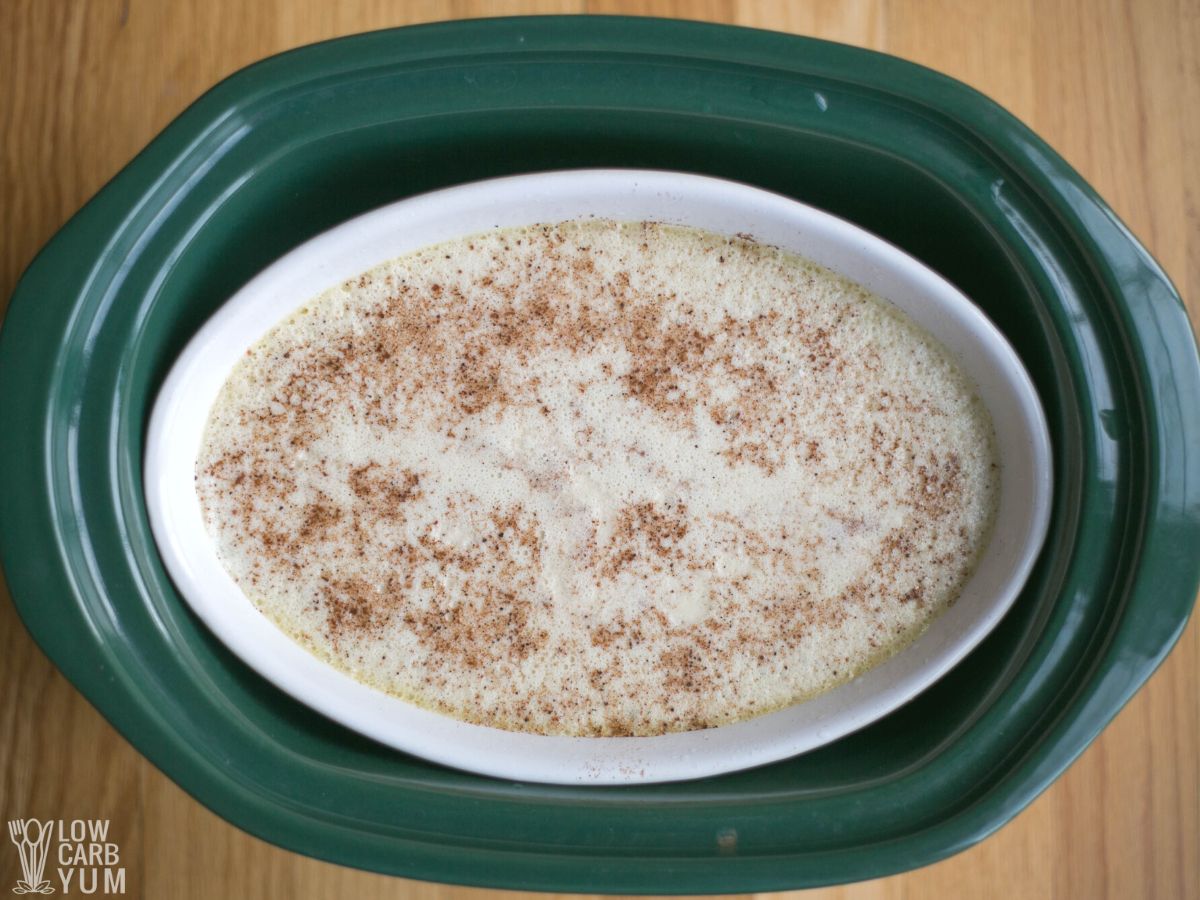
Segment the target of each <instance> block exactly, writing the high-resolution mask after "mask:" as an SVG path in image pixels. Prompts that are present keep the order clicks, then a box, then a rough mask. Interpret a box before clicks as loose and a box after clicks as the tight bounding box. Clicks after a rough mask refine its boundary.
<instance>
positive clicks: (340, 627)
mask: <svg viewBox="0 0 1200 900" xmlns="http://www.w3.org/2000/svg"><path fill="white" fill-rule="evenodd" d="M993 447H994V440H993V435H992V426H991V422H990V420H989V419H988V416H987V413H986V411H985V410H984V409H983V407H982V405H981V404H980V403H979V402H978V400H977V399H976V398H975V397H974V395H973V392H972V388H971V386H970V384H969V383H968V382H966V380H965V379H964V377H963V376H962V374H961V373H960V372H959V370H958V368H957V366H956V365H955V364H954V362H953V361H952V360H951V359H950V358H949V357H948V355H947V354H946V352H945V351H944V350H943V349H942V348H941V347H939V346H938V345H937V344H936V343H935V342H934V341H933V340H932V339H931V338H930V337H929V336H928V335H926V334H925V333H924V332H922V331H921V330H920V329H918V328H917V327H916V326H915V325H913V324H912V323H911V322H910V321H909V320H908V319H907V318H906V317H904V316H903V315H902V314H900V313H899V312H897V311H896V310H894V309H892V308H891V307H890V306H889V305H887V304H886V303H884V302H882V301H880V300H878V299H877V298H874V297H873V296H871V295H869V294H868V293H866V292H865V291H863V290H862V289H861V288H859V287H857V286H856V285H853V284H851V283H850V282H847V281H845V280H844V279H841V278H840V277H838V276H835V275H833V274H832V273H830V272H828V271H826V270H824V269H821V268H820V267H817V266H815V265H813V264H810V263H807V262H805V261H804V260H801V259H799V258H797V257H794V256H791V255H789V254H786V253H783V252H781V251H779V250H776V249H774V248H771V247H766V246H763V245H760V244H757V243H755V242H753V240H750V239H748V238H747V237H745V236H738V237H734V238H728V237H724V236H720V235H714V234H710V233H707V232H702V231H697V230H694V229H686V228H677V227H672V226H665V225H659V224H654V223H616V222H608V221H591V222H586V223H580V222H569V223H560V224H553V225H544V226H532V227H529V228H521V229H506V230H498V231H494V232H491V233H488V234H483V235H477V236H474V237H471V238H466V239H462V240H459V241H455V242H450V243H447V244H443V245H439V246H437V247H431V248H427V249H425V250H422V251H419V252H417V253H414V254H410V255H409V256H406V257H403V258H401V259H397V260H393V261H391V262H388V263H385V264H383V265H381V266H379V267H377V268H376V269H373V270H372V271H370V272H367V273H364V274H363V275H362V276H360V277H358V278H355V279H353V280H351V281H348V282H346V283H345V284H344V285H341V286H339V287H338V288H335V289H333V290H331V291H328V292H326V293H325V294H323V295H321V296H320V297H317V298H314V299H312V300H310V301H309V302H307V303H306V304H305V306H304V307H302V308H301V309H300V310H299V311H298V312H297V313H295V314H294V315H292V316H290V317H289V318H288V319H287V320H285V321H283V322H281V323H280V324H279V325H278V326H276V328H275V329H274V330H273V331H271V332H270V333H269V334H268V335H267V336H266V337H265V338H264V339H263V340H262V341H260V342H259V343H258V344H256V345H255V346H254V347H252V348H251V349H250V350H249V351H248V353H247V354H246V356H245V357H244V358H243V359H242V361H241V362H240V363H239V364H238V366H237V367H236V368H235V370H234V371H233V372H232V373H231V375H230V378H229V380H228V381H227V383H226V385H225V387H224V388H223V390H222V392H221V395H220V397H219V398H218V400H217V402H216V404H215V406H214V408H213V410H212V412H211V415H210V419H209V422H208V426H207V429H206V432H205V437H204V441H203V446H202V448H201V452H200V455H199V457H198V461H197V469H196V476H197V481H196V485H197V491H198V494H199V497H200V500H201V504H202V507H203V509H204V513H205V517H206V524H207V527H208V529H209V531H210V533H211V534H212V536H213V538H214V539H215V541H216V543H217V547H218V552H219V553H220V556H221V559H222V561H223V563H224V564H225V566H226V567H227V568H228V570H229V571H230V573H231V574H232V575H233V577H234V578H235V579H236V581H237V582H238V584H239V585H240V586H241V587H242V588H243V590H244V591H245V592H246V594H247V596H248V597H250V598H251V600H252V601H253V602H254V603H255V604H256V605H257V606H258V608H259V609H260V610H261V611H262V612H263V613H264V614H266V615H267V616H268V617H270V618H271V619H272V621H274V622H275V623H276V624H277V625H278V626H279V627H280V628H282V629H283V630H284V631H285V632H287V633H288V634H290V635H291V636H292V637H293V638H295V639H296V640H298V641H301V642H302V643H304V644H305V645H306V646H307V647H308V648H309V649H310V650H312V652H314V653H315V654H317V655H318V656H320V657H322V658H324V659H326V660H328V661H330V662H331V663H333V664H334V665H336V666H338V667H340V668H342V669H344V670H346V671H348V672H350V673H351V674H352V675H354V676H355V677H357V678H359V679H360V680H362V681H365V682H367V683H369V684H372V685H374V686H376V687H379V688H380V689H382V690H386V691H389V692H391V693H394V694H397V695H399V696H401V697H404V698H406V699H409V700H411V701H413V702H416V703H418V704H421V705H424V706H426V707H429V708H433V709H436V710H440V711H442V712H445V713H448V714H450V715H453V716H457V717H459V718H463V719H467V720H469V721H473V722H479V723H484V724H488V725H494V726H498V727H502V728H509V729H518V730H524V731H532V732H539V733H553V734H576V735H625V734H638V735H646V734H660V733H664V732H670V731H682V730H692V729H698V728H707V727H713V726H717V725H722V724H726V723H729V722H734V721H738V720H741V719H745V718H748V717H751V716H755V715H759V714H762V713H764V712H768V711H770V710H773V709H777V708H780V707H782V706H785V705H788V704H791V703H795V702H798V701H800V700H803V699H805V698H808V697H811V696H813V695H815V694H817V693H820V692H822V691H824V690H827V689H828V688H830V687H832V686H834V685H836V684H838V683H840V682H842V681H845V680H847V679H849V678H851V677H853V676H854V675H856V674H857V673H859V672H861V671H863V670H865V669H866V668H869V667H870V666H872V665H874V664H876V663H878V662H879V661H881V660H882V659H884V658H886V657H887V656H889V655H891V654H892V653H894V652H896V651H897V650H898V649H900V648H901V647H903V646H905V645H906V644H907V643H909V642H910V641H911V640H912V639H913V638H914V637H915V636H917V635H918V634H919V633H920V632H921V631H922V630H923V629H924V628H925V627H927V626H928V624H929V622H930V621H931V620H932V619H933V618H934V617H935V616H937V615H938V614H939V613H940V612H942V611H943V610H944V609H945V608H946V607H947V606H948V605H949V604H950V603H952V602H953V600H954V598H955V597H956V596H957V595H958V593H959V592H960V591H961V588H962V585H963V583H964V582H965V579H966V578H967V576H968V575H969V573H970V570H971V567H972V565H973V564H974V561H975V559H976V558H977V556H978V554H979V552H980V551H981V549H982V547H983V545H984V543H985V541H986V539H987V536H988V531H989V528H990V523H991V519H992V514H993V506H994V503H995V500H996V495H997V489H998V480H999V472H998V468H997V466H996V463H995V460H994V458H993V457H994V449H993Z"/></svg>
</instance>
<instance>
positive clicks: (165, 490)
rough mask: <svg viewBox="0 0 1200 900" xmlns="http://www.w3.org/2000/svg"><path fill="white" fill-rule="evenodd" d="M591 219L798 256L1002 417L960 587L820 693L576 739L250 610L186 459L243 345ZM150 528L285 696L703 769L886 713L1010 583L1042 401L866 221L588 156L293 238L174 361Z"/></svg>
mask: <svg viewBox="0 0 1200 900" xmlns="http://www.w3.org/2000/svg"><path fill="white" fill-rule="evenodd" d="M589 216H598V217H605V218H611V219H617V220H625V221H641V220H654V221H660V222H670V223H675V224H685V225H691V226H695V227H698V228H704V229H708V230H710V231H716V232H720V233H724V234H730V235H732V234H748V235H751V236H753V237H754V238H755V239H756V240H759V241H762V242H765V243H768V244H774V245H777V246H780V247H782V248H785V249H787V250H790V251H793V252H795V253H798V254H800V255H802V256H804V257H807V258H809V259H811V260H813V261H815V262H817V263H820V264H821V265H824V266H827V267H828V268H830V269H832V270H834V271H835V272H838V273H840V274H842V275H845V276H846V277H848V278H850V279H852V280H854V281H856V282H858V283H860V284H862V285H863V286H864V287H866V288H868V289H870V290H871V291H873V292H875V293H876V294H878V295H879V296H880V297H883V298H884V299H886V300H888V301H890V302H892V303H894V304H895V305H896V306H898V307H899V308H900V309H902V310H904V311H905V312H906V313H907V314H908V315H909V316H911V317H912V318H913V319H914V320H915V321H916V322H917V323H918V324H919V325H921V326H922V327H923V328H925V329H926V330H927V331H928V332H930V333H931V334H932V335H934V337H936V338H937V339H938V340H940V341H941V342H942V343H943V344H944V345H945V346H946V347H947V348H949V350H950V351H951V352H952V353H953V354H954V355H955V356H956V357H957V359H958V361H959V363H960V364H961V365H962V367H963V370H964V371H965V372H966V373H967V374H968V375H969V376H970V377H971V378H972V380H973V381H974V383H975V386H976V388H977V390H978V392H979V396H980V398H981V400H982V401H983V402H984V404H985V405H986V406H987V408H988V409H989V411H990V413H991V415H992V419H993V421H994V423H995V426H996V432H997V440H998V451H999V459H1000V464H1001V489H1000V503H999V509H998V513H997V519H996V524H995V529H994V532H993V536H992V539H991V541H990V543H989V545H988V547H987V549H986V551H985V552H984V555H983V557H982V558H981V560H980V562H979V565H978V567H977V569H976V571H975V573H974V575H973V576H972V578H971V579H970V581H969V582H968V583H967V585H966V588H965V589H964V591H963V593H962V595H961V596H960V597H959V599H958V600H957V602H955V603H954V605H953V606H951V607H950V609H949V610H948V611H947V612H946V613H944V614H943V615H942V616H940V617H939V618H937V619H936V620H935V621H934V622H933V623H932V625H931V626H930V628H929V629H928V631H926V633H925V634H923V635H922V636H921V637H920V638H919V639H918V640H917V641H916V642H915V643H914V644H913V645H911V646H910V647H908V648H907V649H905V650H904V651H902V652H901V653H899V654H897V655H896V656H894V657H893V658H892V659H890V660H888V661H887V662H885V663H883V664H882V665H880V666H878V667H876V668H874V669H872V670H870V671H868V672H867V673H865V674H863V675H861V676H859V677H858V678H856V679H854V680H853V681H850V682H848V683H846V684H844V685H842V686H840V687H838V688H835V689H834V690H832V691H830V692H828V693H826V694H823V695H821V696H819V697H817V698H815V699H813V700H809V701H807V702H804V703H800V704H797V705H795V706H792V707H789V708H787V709H784V710H780V711H778V712H774V713H770V714H767V715H764V716H760V717H759V718H756V719H752V720H749V721H746V722H741V723H738V724H734V725H728V726H724V727H721V728H714V729H709V730H705V731H696V732H689V733H683V734H670V735H664V736H661V737H629V738H571V737H548V736H542V735H531V734H521V733H515V732H508V731H502V730H499V729H495V728H487V727H483V726H479V725H471V724H467V723H464V722H461V721H458V720H456V719H452V718H449V717H447V716H444V715H440V714H438V713H434V712H430V711H428V710H425V709H421V708H419V707H417V706H414V705H412V704H410V703H407V702H405V701H403V700H400V699H398V698H396V697H393V696H390V695H388V694H385V693H382V692H380V691H378V690H375V689H373V688H370V687H367V686H366V685H364V684H361V683H359V682H357V681H355V680H354V679H352V678H351V677H349V676H348V675H345V674H343V673H342V672H340V671H339V670H337V669H335V668H333V667H332V666H330V665H328V664H327V663H325V662H323V661H321V660H319V659H317V658H316V657H315V656H312V655H311V654H310V653H308V651H306V650H305V649H303V648H302V647H301V646H300V645H298V644H296V643H294V642H293V641H292V640H291V639H290V638H288V637H287V636H286V635H285V634H284V633H283V632H282V631H280V630H279V629H277V628H276V627H275V626H274V625H273V624H272V623H271V622H270V621H269V620H268V619H267V618H266V617H265V616H263V615H262V614H261V613H259V612H258V611H257V610H256V609H255V608H254V606H253V605H252V604H251V603H250V601H249V600H248V599H247V598H246V597H245V595H244V594H243V593H242V591H241V589H240V588H239V587H238V586H237V585H236V584H235V583H234V581H233V580H232V578H231V577H230V576H229V575H228V574H227V573H226V571H225V569H224V568H223V567H222V565H221V563H220V561H219V559H218V558H217V554H216V551H215V548H214V546H213V544H212V542H211V541H210V539H209V537H208V534H207V532H206V530H205V528H204V525H203V521H202V517H201V509H200V503H199V500H198V498H197V496H196V492H195V489H194V482H193V473H194V466H195V460H196V455H197V451H198V449H199V447H200V440H201V435H202V433H203V429H204V425H205V421H206V419H207V416H208V411H209V409H210V407H211V406H212V403H213V401H214V400H215V399H216V396H217V393H218V391H219V390H220V388H221V386H222V384H223V383H224V381H225V379H226V377H227V376H228V375H229V373H230V371H231V369H232V368H233V366H234V364H235V363H236V362H237V360H238V359H239V358H240V357H241V356H242V354H243V353H244V352H245V351H246V349H247V348H248V347H249V346H251V345H252V344H254V343H255V342H257V341H258V340H259V339H260V338H261V337H262V336H263V335H264V334H265V333H266V332H267V331H268V330H269V329H270V328H271V327H272V326H274V325H275V324H276V323H278V322H279V321H280V320H281V319H282V318H284V317H285V316H286V315H288V314H289V313H290V312H292V311H293V310H294V309H295V308H297V307H299V306H301V305H303V304H304V303H305V302H306V301H308V300H310V299H312V298H313V297H315V296H317V295H318V294H320V293H322V292H323V291H325V290H326V289H328V288H330V287H333V286H335V285H337V284H339V283H341V282H343V281H345V280H346V279H348V278H350V277H351V276H356V275H358V274H360V273H361V272H364V271H366V270H368V269H370V268H372V267H374V266H376V265H377V264H379V263H381V262H383V261H385V260H388V259H391V258H393V257H396V256H399V255H401V254H404V253H406V252H408V251H411V250H415V249H417V248H419V247H423V246H427V245H430V244H434V243H438V242H440V241H444V240H448V239H451V238H455V237H460V236H464V235H468V234H472V233H477V232H481V231H486V230H488V229H492V228H497V227H508V226H515V225H528V224H533V223H538V222H560V221H564V220H568V219H576V218H583V217H589ZM145 459H146V462H145V472H144V476H145V489H146V500H147V506H148V511H149V516H150V523H151V526H152V529H153V532H154V537H155V539H156V541H157V543H158V547H159V550H160V552H161V554H162V557H163V561H164V563H165V565H166V567H167V570H168V572H169V573H170V575H171V577H172V579H173V580H174V582H175V584H176V586H177V587H178V589H179V591H180V593H181V594H182V596H183V597H184V598H185V600H186V601H187V602H188V603H189V604H190V605H191V607H192V609H193V610H195V612H196V613H197V615H199V616H200V618H201V619H202V620H203V621H204V623H205V624H206V625H207V626H208V627H209V628H210V629H211V630H212V631H213V633H214V634H216V636H217V637H218V638H219V639H220V640H221V641H223V642H224V643H225V644H226V645H227V646H228V647H229V648H230V649H231V650H232V651H233V652H234V653H235V654H237V655H238V656H239V657H240V658H241V659H242V660H244V661H245V662H246V663H247V664H248V665H250V666H251V667H252V668H254V669H255V670H257V671H258V672H259V673H260V674H262V675H263V676H264V677H266V678H267V679H269V680H270V681H272V682H273V683H275V684H276V685H278V686H279V687H280V688H282V689H283V690H285V691H287V692H288V693H289V694H291V695H292V696H294V697H295V698H296V699H298V700H300V701H301V702H303V703H305V704H307V705H308V706H310V707H312V708H313V709H316V710H318V711H319V712H321V713H324V714H325V715H327V716H329V717H330V718H332V719H334V720H336V721H338V722H340V723H342V724H343V725H346V726H347V727H349V728H352V729H354V730H355V731H358V732H361V733H362V734H365V735H368V736H370V737H372V738H374V739H376V740H378V741H381V742H383V743H385V744H388V745H391V746H393V747H395V748H397V749H400V750H403V751H405V752H408V753H413V754H416V755H419V756H422V757H426V758H428V759H431V760H434V761H436V762H439V763H443V764H445V765H449V766H454V767H457V768H461V769H467V770H471V771H475V772H479V773H483V774H487V775H493V776H497V777H502V778H509V779H518V780H526V781H540V782H553V783H563V784H568V783H569V784H579V783H586V784H597V785H601V784H632V783H646V782H656V781H673V780H681V779H687V778H698V777H701V776H707V775H714V774H718V773H721V772H729V771H734V770H737V769H744V768H747V767H750V766H756V765H761V764H763V763H768V762H772V761H774V760H778V759H783V758H786V757H789V756H792V755H795V754H797V753H802V752H804V751H806V750H810V749H812V748H814V747H817V746H819V745H821V744H825V743H828V742H829V741H832V740H834V739H836V738H839V737H841V736H843V735H845V734H848V733H849V732H851V731H854V730H856V729H858V728H861V727H863V726H864V725H867V724H868V723H870V722H872V721H874V720H876V719H878V718H880V717H881V716H884V715H886V714H887V713H888V712H890V711H892V710H894V709H896V708H897V707H898V706H900V705H901V704H903V703H905V702H907V701H908V700H910V699H911V698H912V697H914V696H915V695H916V694H918V693H919V692H920V691H922V690H924V689H925V688H927V687H928V686H929V685H931V684H932V683H933V682H934V681H936V680H937V679H938V678H940V677H941V676H942V675H943V674H945V673H946V672H947V671H948V670H949V669H950V668H951V667H952V666H954V665H955V664H956V663H957V662H958V661H959V660H961V659H962V658H963V656H965V655H966V654H967V653H968V652H969V651H970V650H971V649H972V648H973V647H974V646H975V645H976V644H978V643H979V642H980V641H981V640H982V639H983V638H984V636H985V635H987V633H988V632H989V631H990V630H991V629H992V628H993V627H994V626H995V625H996V623H997V622H998V621H999V620H1000V618H1001V617H1002V616H1003V615H1004V613H1005V611H1006V610H1007V609H1008V608H1009V606H1010V605H1011V604H1012V603H1013V601H1014V600H1015V599H1016V597H1017V594H1018V593H1019V591H1020V589H1021V587H1022V585H1023V584H1024V582H1025V579H1026V578H1027V576H1028V574H1029V571H1030V569H1031V567H1032V566H1033V563H1034V560H1035V558H1036V556H1037V553H1038V551H1039V549H1040V547H1041V544H1042V541H1043V539H1044V537H1045V534H1046V528H1047V524H1048V520H1049V514H1050V489H1051V457H1050V442H1049V436H1048V433H1047V428H1046V421H1045V417H1044V415H1043V413H1042V409H1041V406H1040V404H1039V402H1038V398H1037V394H1036V392H1035V390H1034V387H1033V384H1032V382H1031V381H1030V378H1029V376H1028V374H1027V373H1026V372H1025V370H1024V368H1023V367H1022V365H1021V362H1020V360H1019V359H1018V357H1017V355H1016V353H1015V352H1014V350H1013V349H1012V347H1011V346H1010V345H1009V344H1008V342H1007V341H1006V340H1005V339H1004V337H1003V336H1002V335H1001V333H1000V332H999V331H998V330H997V329H996V327H995V326H994V325H992V323H991V322H990V321H989V320H988V319H987V317H986V316H984V314H983V313H982V312H981V311H980V310H979V309H978V308H977V307H976V306H975V305H974V304H972V303H971V301H970V300H968V299H967V298H966V297H965V296H963V294H962V293H960V292H959V291H958V290H957V289H956V288H954V287H953V286H952V285H951V284H950V283H949V282H947V281H946V280H945V279H943V278H941V277H940V276H939V275H937V274H936V273H934V272H933V271H932V270H930V269H929V268H927V267H926V266H924V265H923V264H922V263H920V262H918V261H917V260H915V259H913V258H912V257H910V256H908V255H906V254H905V253H903V252H902V251H900V250H898V249H897V248H896V247H894V246H892V245H891V244H888V243H887V242H885V241H883V240H881V239H880V238H878V237H875V236H874V235H871V234H869V233H868V232H866V231H863V230H862V229H860V228H858V227H856V226H854V225H852V224H850V223H849V222H846V221H843V220H841V219H838V218H836V217H834V216H831V215H829V214H828V213H825V212H822V211H820V210H818V209H814V208H813V207H810V206H806V205H804V204H802V203H798V202H796V201H794V200H791V199H789V198H786V197H783V196H780V195H777V194H773V193H769V192H766V191H762V190H759V189H757V188H753V187H749V186H747V185H743V184H736V183H733V182H729V181H722V180H719V179H715V178H708V177H702V176H697V175H690V174H683V173H676V172H661V171H642V170H627V169H600V170H597V169H588V170H576V171H563V172H549V173H541V174H532V175H520V176H515V177H510V178H500V179H494V180H490V181H483V182H478V183H475V184H467V185H462V186H460V187H453V188H449V189H446V190H442V191H436V192H434V193H429V194H424V195H421V196H418V197H413V198H411V199H408V200H402V201H400V202H398V203H394V204H392V205H390V206H386V207H384V208H382V209H378V210H375V211H373V212H370V213H367V214H365V215H362V216H359V217H358V218H355V219H353V220H351V221H349V222H346V223H344V224H342V225H339V226H338V227H336V228H334V229H332V230H331V231H328V232H326V233H325V234H322V235H320V236H319V237H316V238H314V239H312V240H310V241H308V242H307V243H305V244H303V245H302V246H300V247H298V248H296V249H295V250H293V251H292V252H290V253H288V254H287V255H286V256H284V257H283V258H282V259H280V260H279V261H277V262H276V263H274V264H273V265H271V266H270V267H269V268H267V269H266V270H265V271H263V272H262V273H261V274H259V275H258V276H257V277H255V278H254V279H253V280H252V281H251V282H250V283H248V284H247V285H246V286H245V287H243V288H242V289H241V290H240V291H238V292H237V293H236V294H235V295H234V296H233V297H232V298H231V299H230V300H229V301H228V302H227V303H226V304H225V305H224V306H222V307H221V309H220V310H219V311H218V312H217V313H216V314H215V315H214V316H213V317H212V318H211V319H210V320H209V321H208V322H207V323H206V324H205V325H204V327H203V328H201V329H200V331H199V332H198V333H197V334H196V336H195V337H194V338H193V339H192V341H191V342H190V343H189V344H188V346H187V347H186V349H185V350H184V352H183V353H182V354H181V355H180V357H179V359H178V360H177V362H176V363H175V365H174V367H173V368H172V369H171V372H170V373H169V375H168V377H167V379H166V381H165V382H164V384H163V386H162V389H161V391H160V393H159V396H158V398H157V401H156V402H155V405H154V409H153V413H152V415H151V419H150V426H149V431H148V435H147V442H146V455H145Z"/></svg>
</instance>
